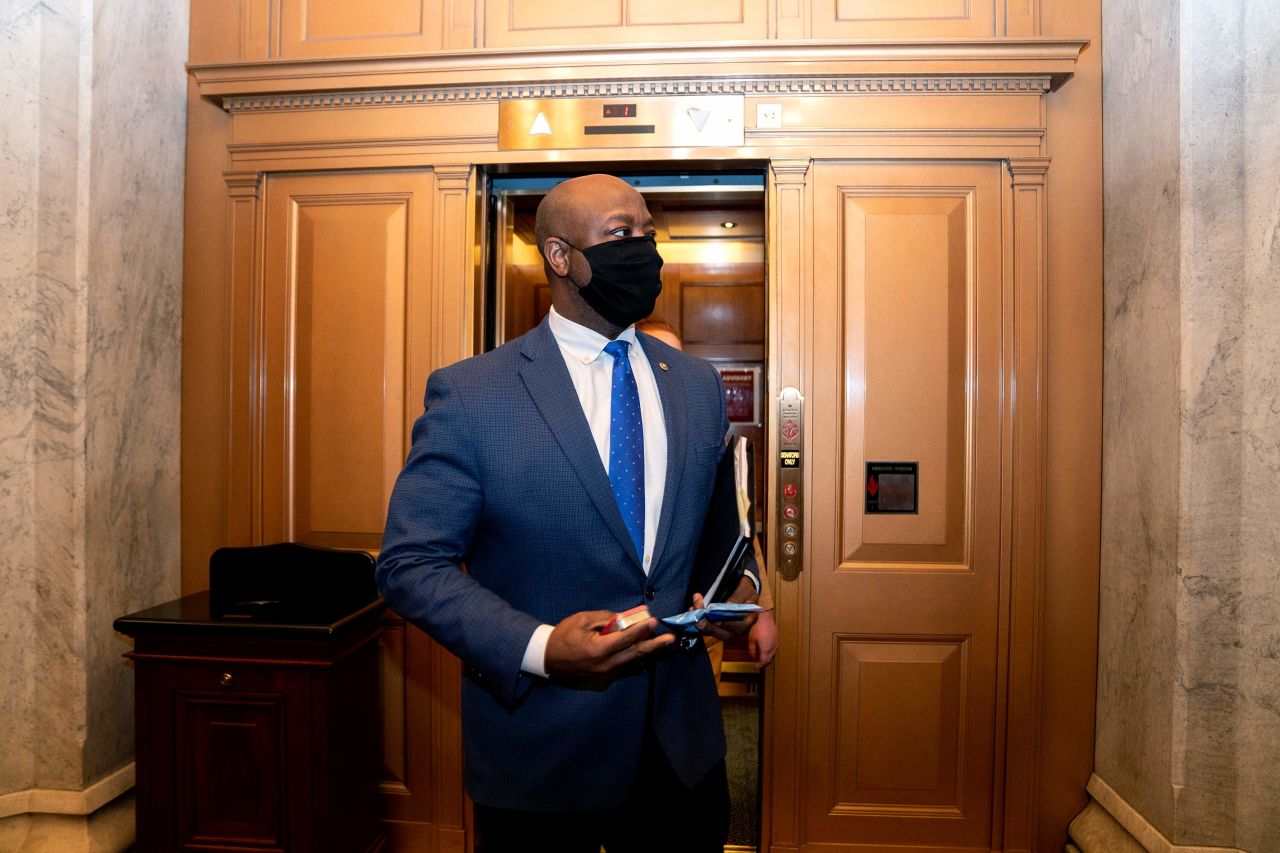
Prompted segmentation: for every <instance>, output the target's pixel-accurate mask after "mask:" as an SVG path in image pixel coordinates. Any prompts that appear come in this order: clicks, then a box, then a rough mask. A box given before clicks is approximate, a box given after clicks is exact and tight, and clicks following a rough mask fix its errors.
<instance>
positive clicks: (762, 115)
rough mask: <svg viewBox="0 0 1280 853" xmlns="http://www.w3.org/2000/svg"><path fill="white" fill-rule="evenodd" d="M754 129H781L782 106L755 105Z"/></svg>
mask: <svg viewBox="0 0 1280 853" xmlns="http://www.w3.org/2000/svg"><path fill="white" fill-rule="evenodd" d="M756 127H757V128H764V127H782V104H756Z"/></svg>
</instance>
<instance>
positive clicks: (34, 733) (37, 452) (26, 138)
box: [0, 0, 187, 795]
mask: <svg viewBox="0 0 1280 853" xmlns="http://www.w3.org/2000/svg"><path fill="white" fill-rule="evenodd" d="M186 20H187V18H186V4H120V3H108V2H102V0H43V2H30V0H15V2H10V3H7V4H5V5H4V6H3V9H2V10H0V107H2V108H3V109H4V111H5V116H4V120H3V121H0V169H3V173H2V177H3V180H2V181H0V184H2V186H3V189H0V192H3V193H4V195H3V204H2V205H0V247H3V248H0V584H3V587H4V589H5V595H4V596H3V597H0V683H3V684H5V685H7V686H10V688H11V689H8V690H5V691H0V795H4V794H10V793H14V792H21V791H24V790H31V789H55V790H57V789H63V790H70V791H79V790H84V789H85V788H87V787H90V786H91V785H92V784H93V783H94V782H95V781H97V780H98V779H101V778H102V777H104V776H106V775H108V774H110V773H112V772H113V771H116V770H118V769H119V768H120V767H121V766H123V765H127V764H128V763H129V762H130V761H131V760H132V757H133V735H132V714H133V710H132V709H133V703H132V676H131V673H130V671H129V670H128V669H127V668H126V667H125V666H124V665H123V662H122V661H121V658H120V654H121V653H122V652H123V651H125V650H126V646H125V644H124V643H123V642H122V640H121V639H120V638H118V637H116V636H115V635H114V634H113V632H112V631H111V627H110V626H111V620H112V619H114V618H115V617H116V616H119V615H121V614H123V613H126V612H128V611H130V610H136V609H138V608H140V607H143V606H147V605H149V604H153V603H156V602H159V601H161V600H164V599H166V598H170V597H173V596H174V595H176V593H177V590H178V567H177V559H178V556H177V555H178V502H179V497H178V416H179V373H178V368H179V363H180V346H179V338H178V336H179V331H180V305H181V264H182V256H181V246H182V231H181V223H182V195H183V193H182V180H183V172H182V158H183V150H184V124H185V76H184V72H183V68H182V63H183V61H184V59H185V51H186Z"/></svg>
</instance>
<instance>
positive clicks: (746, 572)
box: [742, 569, 760, 595]
mask: <svg viewBox="0 0 1280 853" xmlns="http://www.w3.org/2000/svg"><path fill="white" fill-rule="evenodd" d="M742 573H743V574H744V575H746V576H747V577H748V578H750V579H751V585H752V586H754V587H755V588H756V595H759V594H760V578H759V577H757V576H756V573H755V572H753V571H751V570H750V569H743V570H742Z"/></svg>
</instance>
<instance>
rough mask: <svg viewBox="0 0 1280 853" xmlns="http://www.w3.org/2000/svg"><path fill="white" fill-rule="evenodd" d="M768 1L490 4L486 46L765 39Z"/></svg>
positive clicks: (518, 0)
mask: <svg viewBox="0 0 1280 853" xmlns="http://www.w3.org/2000/svg"><path fill="white" fill-rule="evenodd" d="M767 13H768V3H767V0H706V2H701V3H682V2H677V0H656V2H640V0H607V2H589V0H485V2H484V22H485V23H484V46H485V47H542V46H548V45H596V44H628V43H633V44H634V43H647V42H657V43H670V42H681V41H685V42H691V41H724V40H736V39H764V38H767V37H768V20H767Z"/></svg>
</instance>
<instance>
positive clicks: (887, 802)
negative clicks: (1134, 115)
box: [798, 163, 1009, 850]
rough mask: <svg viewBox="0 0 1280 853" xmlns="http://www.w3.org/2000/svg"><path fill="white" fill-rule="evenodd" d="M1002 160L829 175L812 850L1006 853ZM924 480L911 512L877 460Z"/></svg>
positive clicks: (814, 517)
mask: <svg viewBox="0 0 1280 853" xmlns="http://www.w3.org/2000/svg"><path fill="white" fill-rule="evenodd" d="M1000 174H1001V173H1000V168H999V166H998V165H996V164H989V165H981V164H945V165H943V164H940V165H890V164H836V163H832V164H821V165H817V166H816V167H815V173H814V185H813V199H814V234H815V235H816V240H815V248H814V270H815V280H814V310H813V312H812V318H811V321H810V322H811V323H812V325H811V327H810V328H811V334H809V335H806V338H807V339H808V340H809V342H810V344H809V345H811V346H812V360H811V362H810V363H811V364H812V365H813V367H812V373H811V378H810V381H809V382H808V383H807V385H808V388H807V394H808V407H809V408H808V413H807V414H808V423H809V424H810V425H811V426H810V428H809V429H810V437H809V438H810V441H809V444H808V452H809V453H810V454H811V458H810V460H809V462H808V465H807V466H806V470H807V472H808V476H809V483H808V487H807V493H808V500H807V502H806V504H807V506H808V508H809V509H808V512H809V519H808V539H809V542H810V543H811V546H810V547H811V552H810V559H809V561H808V562H807V564H806V566H805V573H804V574H803V575H802V576H801V577H802V579H803V582H804V583H805V584H806V589H805V592H804V601H805V603H806V608H807V613H808V618H807V635H808V636H807V649H808V654H807V658H806V659H805V660H806V663H805V664H804V666H805V667H806V671H805V673H804V676H805V677H804V678H802V679H801V680H800V682H799V683H801V684H803V685H805V686H804V687H802V688H801V689H802V690H803V691H805V692H804V695H802V696H801V697H798V698H799V699H800V701H801V703H802V704H801V707H802V708H803V709H804V712H803V713H804V715H805V716H804V718H803V722H802V727H803V731H804V735H803V736H804V737H805V738H806V739H807V742H806V745H805V748H804V752H803V755H804V756H805V758H804V762H805V767H804V770H803V772H802V773H801V776H800V778H801V779H802V780H803V785H804V788H805V790H804V792H803V798H802V800H801V802H802V803H803V805H802V806H801V809H802V812H803V821H802V824H803V833H804V842H805V843H807V844H822V845H833V846H831V847H829V848H828V847H826V846H823V847H822V849H824V850H827V849H831V850H839V849H848V850H854V849H877V848H883V847H887V846H889V845H894V849H895V850H902V849H938V850H941V849H946V850H962V849H973V850H990V849H991V847H992V826H993V808H994V806H993V803H995V802H996V801H997V798H996V796H995V793H994V789H995V786H996V779H997V778H998V776H999V773H1000V771H999V768H997V767H996V766H995V762H996V760H997V754H998V750H997V744H998V743H1000V742H1001V733H1000V731H999V729H1000V727H1001V725H1002V723H1001V714H1000V711H999V704H1000V702H999V696H1000V695H1001V690H1000V686H999V684H998V678H999V667H998V663H997V660H998V642H999V640H1000V632H999V630H998V620H999V613H1000V601H999V598H1000V589H1001V583H1000V579H1001V576H1002V568H1001V566H1002V562H1001V561H1002V558H1001V549H1000V543H1001V530H1002V527H1003V525H1004V524H1005V523H1006V522H1007V519H1006V518H1005V517H1004V516H1003V515H1002V508H1001V489H1000V483H1001V471H1002V443H1001V406H1002V404H1003V394H1002V390H1001V375H1002V374H1001V358H1002V350H1001V347H1002V323H1003V312H1004V311H1006V310H1008V307H1009V306H1007V305H1005V304H1004V303H1003V301H1002V296H1001V294H1002V285H1001V281H1002V273H1001V245H1002V241H1001V233H1002V228H1001V198H1002V196H1001V184H1000ZM885 462H898V463H901V462H909V463H914V464H915V465H916V466H917V472H918V474H917V476H916V494H915V505H916V511H915V512H896V513H885V512H870V511H868V507H869V503H868V499H867V497H868V492H869V491H875V492H876V493H877V498H878V499H877V501H876V503H877V505H882V504H890V505H892V506H898V507H908V506H909V501H905V500H900V502H898V503H893V502H892V501H889V500H886V497H887V495H886V494H884V493H883V492H884V489H887V488H888V487H889V486H891V485H892V486H893V487H896V488H899V489H900V490H901V489H902V488H904V487H907V490H908V491H909V481H908V482H906V483H904V482H903V481H902V480H901V479H900V480H898V481H896V482H893V483H890V481H888V480H885V481H884V485H883V487H882V486H881V485H880V483H879V478H877V484H876V486H875V488H874V489H872V487H871V484H870V483H869V474H871V473H875V470H874V469H869V468H868V463H885Z"/></svg>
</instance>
